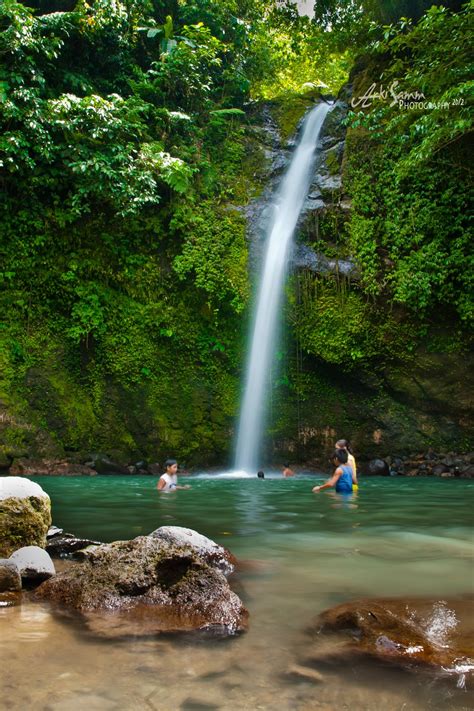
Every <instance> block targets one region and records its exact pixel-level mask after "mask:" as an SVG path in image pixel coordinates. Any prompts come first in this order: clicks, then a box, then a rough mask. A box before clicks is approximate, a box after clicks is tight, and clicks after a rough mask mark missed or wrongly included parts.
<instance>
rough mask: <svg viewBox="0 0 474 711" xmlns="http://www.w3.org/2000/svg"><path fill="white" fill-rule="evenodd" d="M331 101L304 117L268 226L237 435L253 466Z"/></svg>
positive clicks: (247, 467)
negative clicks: (288, 282)
mask: <svg viewBox="0 0 474 711" xmlns="http://www.w3.org/2000/svg"><path fill="white" fill-rule="evenodd" d="M329 109H330V106H329V105H328V104H325V103H321V104H318V106H316V107H315V108H314V109H313V110H312V111H310V113H309V114H308V116H307V117H306V119H305V122H304V125H303V130H302V134H301V140H300V142H299V144H298V147H297V148H296V151H295V153H294V155H293V158H292V160H291V163H290V167H289V169H288V171H287V173H286V174H285V176H284V178H283V180H282V183H281V186H280V189H279V190H278V195H277V207H276V209H275V215H274V218H273V220H272V222H271V224H270V226H269V229H268V235H269V236H268V241H267V246H266V252H265V259H264V262H263V270H262V279H261V284H260V289H259V293H258V299H257V308H256V315H255V321H254V325H253V333H252V345H251V350H250V358H249V361H248V369H247V381H246V386H245V394H244V399H243V403H242V410H241V415H240V423H239V430H238V436H237V451H236V462H235V467H236V469H238V470H244V471H247V472H249V471H254V470H256V468H257V466H258V465H259V464H260V462H259V461H258V453H259V444H260V441H261V437H262V430H263V422H264V417H265V409H266V408H265V402H266V400H267V399H268V398H265V396H264V395H265V393H264V391H265V388H266V387H268V374H269V371H270V368H271V363H272V354H273V352H274V349H275V340H276V338H275V336H276V332H277V326H278V324H277V314H278V310H279V306H280V302H281V296H282V293H283V286H284V279H285V275H286V266H287V261H288V251H289V246H290V242H291V238H292V236H293V232H294V230H295V227H296V223H297V221H298V217H299V215H300V212H301V209H302V207H303V202H304V200H305V198H306V195H307V192H308V189H309V186H310V183H311V175H312V168H313V165H314V160H315V149H316V146H317V143H318V138H319V133H320V130H321V127H322V125H323V122H324V119H325V118H326V114H327V112H328V111H329Z"/></svg>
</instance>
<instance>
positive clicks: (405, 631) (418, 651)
mask: <svg viewBox="0 0 474 711" xmlns="http://www.w3.org/2000/svg"><path fill="white" fill-rule="evenodd" d="M473 613H474V599H468V598H463V599H455V600H448V601H439V600H436V599H423V598H414V599H401V600H398V599H373V600H372V599H363V600H356V601H355V602H349V603H344V604H342V605H338V606H337V607H334V608H331V609H330V610H326V611H325V612H323V613H322V614H321V615H320V616H319V617H318V618H317V620H316V621H315V626H314V628H313V631H317V632H318V633H321V634H323V635H325V634H327V633H331V632H340V633H342V635H343V636H344V638H345V639H346V640H347V642H346V644H345V645H344V647H343V648H342V650H341V651H344V652H345V653H347V652H348V651H349V652H350V654H357V653H358V654H365V655H369V656H371V657H377V658H380V659H383V660H388V661H391V662H395V663H397V664H400V665H402V666H407V667H409V668H413V667H416V666H423V667H425V668H426V667H429V668H431V669H437V670H441V668H442V669H444V670H445V671H448V670H450V669H453V670H454V668H455V666H456V665H457V666H459V665H460V664H462V662H463V660H466V662H467V660H468V659H469V658H470V657H472V653H473V647H474V614H473ZM470 666H471V667H472V664H471V665H470Z"/></svg>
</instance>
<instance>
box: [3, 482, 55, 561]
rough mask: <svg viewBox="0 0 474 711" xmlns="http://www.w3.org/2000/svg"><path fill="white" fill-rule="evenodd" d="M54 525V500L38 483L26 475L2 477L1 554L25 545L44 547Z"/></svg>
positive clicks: (7, 553)
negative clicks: (24, 476) (52, 504)
mask: <svg viewBox="0 0 474 711" xmlns="http://www.w3.org/2000/svg"><path fill="white" fill-rule="evenodd" d="M50 525H51V501H50V499H49V496H48V494H47V493H46V492H45V491H43V489H42V488H41V486H39V484H37V483H36V482H33V481H30V480H29V479H24V478H23V477H16V476H8V477H2V478H1V479H0V556H4V557H8V556H9V555H10V554H11V553H12V552H13V551H15V550H17V549H18V548H21V547H22V546H28V545H37V546H40V547H41V548H44V547H45V545H46V534H47V531H48V529H49V526H50Z"/></svg>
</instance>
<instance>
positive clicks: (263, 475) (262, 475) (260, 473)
mask: <svg viewBox="0 0 474 711" xmlns="http://www.w3.org/2000/svg"><path fill="white" fill-rule="evenodd" d="M257 476H258V478H259V479H265V472H262V470H260V471H259V472H257Z"/></svg>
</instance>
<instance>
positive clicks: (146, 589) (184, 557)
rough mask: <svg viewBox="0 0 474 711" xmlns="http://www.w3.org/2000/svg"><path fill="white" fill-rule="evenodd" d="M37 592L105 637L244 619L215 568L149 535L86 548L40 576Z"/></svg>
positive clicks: (227, 627)
mask: <svg viewBox="0 0 474 711" xmlns="http://www.w3.org/2000/svg"><path fill="white" fill-rule="evenodd" d="M36 595H37V597H39V598H41V599H47V600H50V601H51V602H53V603H56V604H58V605H59V606H60V607H59V609H61V608H62V609H63V610H64V609H66V610H67V609H69V610H77V611H78V612H79V613H80V614H81V615H82V618H83V621H84V622H85V624H86V626H87V627H88V628H89V629H90V630H91V631H93V632H94V633H96V634H99V635H102V636H106V637H121V636H124V635H150V634H157V633H161V632H190V631H195V630H205V631H212V632H213V633H218V634H235V633H237V632H240V631H243V630H244V629H245V628H246V625H247V618H248V613H247V610H246V609H245V608H244V607H243V605H242V603H241V601H240V599H239V598H238V597H237V595H236V594H235V593H233V592H232V591H231V589H230V587H229V584H228V582H227V579H226V577H225V575H224V574H223V573H222V572H221V570H219V569H218V568H217V567H214V566H212V565H210V564H209V563H208V562H206V561H205V560H203V559H202V558H201V557H200V556H199V555H198V554H197V553H196V552H195V551H193V550H192V549H191V547H190V546H187V545H178V544H173V543H170V542H167V541H165V540H164V539H162V538H157V537H153V536H139V537H138V538H135V539H133V540H131V541H116V542H114V543H109V544H104V545H101V546H98V547H97V548H95V549H92V550H91V551H90V553H89V554H88V555H87V557H86V559H85V561H84V563H82V564H78V565H77V566H74V567H73V568H72V569H70V570H68V571H66V572H63V573H60V574H59V575H57V576H56V577H55V578H51V580H47V581H46V582H45V583H43V585H41V586H40V587H39V588H38V589H37V591H36Z"/></svg>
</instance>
